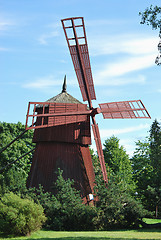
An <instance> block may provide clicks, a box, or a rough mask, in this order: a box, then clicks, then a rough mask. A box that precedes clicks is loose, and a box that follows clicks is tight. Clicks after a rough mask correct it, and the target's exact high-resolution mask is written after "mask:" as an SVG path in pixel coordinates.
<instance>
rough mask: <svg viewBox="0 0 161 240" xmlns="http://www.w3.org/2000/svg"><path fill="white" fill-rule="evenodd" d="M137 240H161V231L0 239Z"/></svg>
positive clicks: (46, 233)
mask: <svg viewBox="0 0 161 240" xmlns="http://www.w3.org/2000/svg"><path fill="white" fill-rule="evenodd" d="M2 239H3V240H4V239H5V240H6V239H10V240H13V239H14V240H20V239H24V240H28V239H30V240H34V239H35V240H39V239H40V240H47V239H50V240H51V239H53V240H56V239H57V240H75V239H77V240H103V239H105V240H121V239H124V240H130V239H133V240H136V239H147V240H148V239H161V230H160V231H159V230H154V229H153V230H127V231H126V230H125V231H106V232H56V231H46V230H41V231H38V232H36V233H34V234H32V235H31V236H30V237H19V238H18V237H16V238H0V240H2Z"/></svg>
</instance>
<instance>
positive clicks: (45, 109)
mask: <svg viewBox="0 0 161 240" xmlns="http://www.w3.org/2000/svg"><path fill="white" fill-rule="evenodd" d="M61 21H62V25H63V29H64V33H65V37H66V40H67V43H68V47H69V51H70V54H71V58H72V61H73V65H74V69H75V72H76V75H77V79H78V83H79V87H80V90H81V93H82V97H83V101H87V102H88V106H87V105H86V104H82V103H80V102H79V101H78V100H76V99H75V98H73V97H72V96H71V95H69V94H68V93H67V92H66V88H65V83H64V87H63V90H62V92H61V93H60V94H59V95H57V96H56V97H54V98H51V99H49V100H48V101H47V102H30V103H29V107H28V112H27V119H26V129H35V132H34V138H33V141H34V142H36V150H35V153H34V157H33V161H32V166H31V172H30V175H29V179H28V186H29V187H33V186H35V187H38V184H42V185H43V186H44V188H45V190H46V191H51V186H52V183H53V181H55V178H56V175H55V171H56V169H57V168H58V167H59V168H61V169H62V170H63V171H64V177H65V178H71V179H74V181H75V187H76V188H77V189H79V190H80V191H81V194H82V197H83V198H87V199H88V196H89V194H90V193H92V192H93V187H94V180H95V175H94V170H93V165H92V160H91V156H90V151H89V147H88V146H89V145H90V144H91V133H90V118H91V120H92V129H93V133H94V138H95V142H96V147H97V153H98V157H99V160H100V165H101V169H102V174H103V179H104V181H105V183H107V181H108V179H107V173H106V167H105V161H104V155H103V150H102V144H101V138H100V133H99V128H98V125H97V123H96V120H95V115H96V114H99V113H102V114H103V117H104V118H105V119H113V118H117V119H120V118H150V115H149V114H148V112H147V110H146V108H145V107H144V105H143V103H142V102H141V100H134V101H121V102H112V103H103V104H99V107H98V108H93V106H92V100H93V99H96V95H95V90H94V84H93V78H92V72H91V66H90V59H89V53H88V46H87V39H86V33H85V26H84V20H83V18H82V17H76V18H67V19H63V20H61ZM31 109H33V112H31ZM29 119H32V124H31V126H30V127H27V125H28V120H29Z"/></svg>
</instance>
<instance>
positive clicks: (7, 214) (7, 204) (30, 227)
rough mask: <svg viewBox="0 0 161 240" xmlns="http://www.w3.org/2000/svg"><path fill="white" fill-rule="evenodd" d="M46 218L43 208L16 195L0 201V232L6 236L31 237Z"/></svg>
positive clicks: (12, 194) (7, 196) (11, 194)
mask: <svg viewBox="0 0 161 240" xmlns="http://www.w3.org/2000/svg"><path fill="white" fill-rule="evenodd" d="M45 220H46V217H45V215H44V213H43V208H42V206H40V205H38V204H36V203H34V201H32V200H29V199H22V198H20V197H19V196H17V195H15V194H14V193H6V194H4V196H3V197H2V198H1V200H0V231H1V232H3V233H5V234H13V235H17V236H18V235H29V234H31V232H34V231H37V230H39V229H40V228H41V227H42V224H43V223H44V222H45Z"/></svg>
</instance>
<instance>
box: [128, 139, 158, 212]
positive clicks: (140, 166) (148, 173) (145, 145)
mask: <svg viewBox="0 0 161 240" xmlns="http://www.w3.org/2000/svg"><path fill="white" fill-rule="evenodd" d="M131 161H132V166H133V179H134V181H135V183H136V193H137V198H138V199H140V200H141V201H142V203H143V205H144V207H146V209H149V210H152V208H153V201H151V195H150V194H149V186H150V185H151V181H152V174H153V167H152V166H151V163H150V144H149V139H146V140H145V141H144V142H141V141H140V140H139V141H138V142H136V149H135V151H134V155H133V157H132V158H131Z"/></svg>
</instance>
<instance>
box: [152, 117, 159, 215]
mask: <svg viewBox="0 0 161 240" xmlns="http://www.w3.org/2000/svg"><path fill="white" fill-rule="evenodd" d="M150 162H151V165H152V167H153V175H152V183H151V195H152V196H153V201H154V203H155V206H156V217H158V207H159V205H161V127H160V124H159V123H158V122H157V120H154V122H153V124H152V126H151V128H150Z"/></svg>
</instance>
